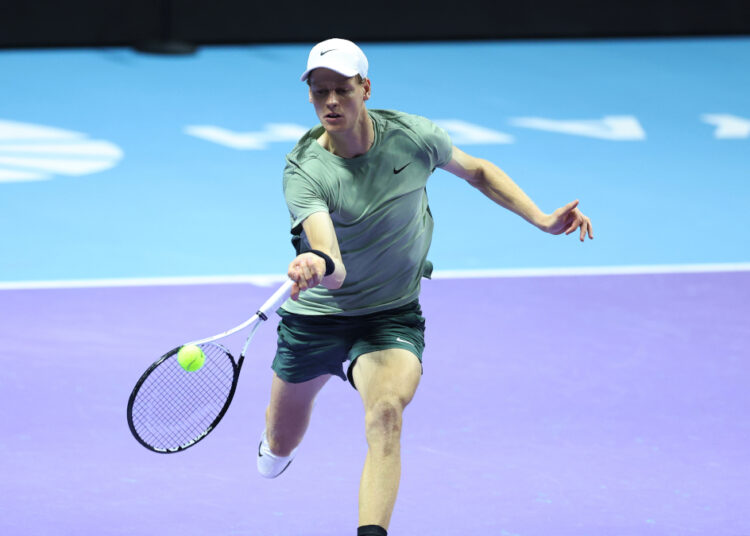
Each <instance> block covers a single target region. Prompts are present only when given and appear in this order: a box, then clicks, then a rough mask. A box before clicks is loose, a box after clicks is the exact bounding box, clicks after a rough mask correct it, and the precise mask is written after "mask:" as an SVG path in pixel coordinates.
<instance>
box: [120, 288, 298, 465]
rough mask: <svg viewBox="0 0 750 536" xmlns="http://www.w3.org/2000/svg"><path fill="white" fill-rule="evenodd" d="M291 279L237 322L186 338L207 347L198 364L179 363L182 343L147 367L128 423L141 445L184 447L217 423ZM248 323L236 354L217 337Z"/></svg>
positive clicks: (130, 404) (164, 450) (176, 449)
mask: <svg viewBox="0 0 750 536" xmlns="http://www.w3.org/2000/svg"><path fill="white" fill-rule="evenodd" d="M292 284H293V282H292V281H291V280H288V281H286V282H285V283H284V284H283V285H282V286H281V287H279V289H278V290H277V291H276V292H274V293H273V295H272V296H271V297H270V298H268V300H267V301H266V302H265V303H264V304H263V305H261V306H260V308H259V309H258V311H257V312H256V313H255V314H254V315H253V316H252V317H250V318H249V319H247V320H246V321H245V322H243V323H242V324H240V325H239V326H236V327H234V328H232V329H230V330H228V331H225V332H224V333H220V334H219V335H214V336H213V337H208V338H206V339H201V340H199V341H195V342H191V343H187V344H194V345H196V346H198V347H200V349H201V350H203V353H204V354H205V356H206V360H205V363H204V365H203V366H202V367H201V368H200V369H198V370H196V371H193V372H188V371H186V370H185V369H183V368H182V366H180V364H179V363H178V361H177V352H178V351H179V350H180V348H182V346H185V345H182V346H178V347H177V348H173V349H172V350H170V351H169V352H167V353H166V354H164V355H163V356H161V357H160V358H159V359H157V360H156V361H155V362H154V363H153V364H152V365H151V366H150V367H149V368H148V370H146V372H144V373H143V375H142V376H141V378H140V379H139V380H138V383H136V384H135V387H134V388H133V392H132V393H131V394H130V400H129V401H128V425H129V426H130V431H131V432H132V433H133V436H134V437H135V438H136V439H137V440H138V442H139V443H140V444H141V445H143V446H144V447H146V448H147V449H149V450H152V451H154V452H160V453H164V454H168V453H172V452H180V451H182V450H185V449H186V448H189V447H192V446H193V445H195V444H196V443H197V442H198V441H200V440H201V439H203V438H204V437H206V436H207V435H208V434H209V433H210V432H211V431H212V430H213V429H214V428H216V425H218V424H219V421H221V419H222V417H224V414H225V413H226V412H227V409H228V408H229V404H230V403H231V402H232V397H233V396H234V392H235V390H236V389H237V380H238V379H239V377H240V369H241V368H242V362H243V361H244V360H245V353H246V352H247V348H248V346H249V344H250V340H251V339H252V338H253V335H255V331H256V330H257V329H258V327H259V326H260V325H261V324H262V323H263V321H265V320H267V319H268V316H267V315H268V313H269V311H270V310H271V309H272V308H273V307H274V305H275V304H276V303H278V302H279V301H281V300H282V299H285V298H287V297H288V296H289V292H290V290H291V288H292ZM248 327H249V329H250V333H249V335H248V337H247V340H246V341H245V345H244V346H243V348H242V353H241V354H240V357H239V359H237V360H235V359H234V357H233V356H232V354H231V353H230V352H229V350H227V349H226V348H225V347H224V346H222V345H221V344H219V343H218V342H217V341H219V340H221V339H223V338H225V337H228V336H229V335H232V334H234V333H237V332H238V331H241V330H243V329H245V328H248Z"/></svg>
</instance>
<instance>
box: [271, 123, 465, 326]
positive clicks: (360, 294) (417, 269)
mask: <svg viewBox="0 0 750 536" xmlns="http://www.w3.org/2000/svg"><path fill="white" fill-rule="evenodd" d="M368 113H369V114H370V117H371V118H372V121H373V126H374V129H375V141H374V143H373V145H372V147H371V148H370V150H369V151H367V153H365V154H363V155H361V156H358V157H356V158H341V157H338V156H336V155H334V154H333V153H330V152H328V151H327V150H325V149H324V148H323V147H321V146H320V144H319V143H318V142H317V139H318V138H319V137H320V136H321V135H322V134H323V127H322V126H320V125H319V126H317V127H315V128H313V129H311V130H310V131H308V132H307V133H306V134H305V135H304V136H303V137H302V138H301V139H300V141H299V142H298V143H297V146H296V147H295V148H294V149H293V150H292V152H290V153H289V154H288V155H287V165H286V168H285V169H284V196H285V197H286V202H287V206H288V207H289V213H290V215H291V221H292V233H293V234H295V235H296V234H301V236H300V238H301V241H302V243H301V249H302V250H303V251H304V250H305V249H309V244H308V243H307V240H306V237H305V235H304V232H303V231H302V222H303V221H304V220H305V219H306V218H307V217H308V216H310V215H311V214H313V213H315V212H322V211H324V212H328V213H329V214H330V216H331V219H332V220H333V225H334V228H335V229H336V236H337V238H338V241H339V248H340V250H341V257H342V260H343V261H344V266H346V279H345V281H344V284H343V285H342V287H341V288H340V289H336V290H329V289H327V288H325V287H323V286H322V285H318V286H317V287H315V288H313V289H310V290H307V291H304V292H302V293H301V294H300V298H299V300H298V301H296V302H295V301H292V300H288V301H287V302H286V303H284V305H283V306H282V307H283V309H284V310H286V311H289V312H292V313H298V314H307V315H321V314H338V315H362V314H368V313H374V312H377V311H382V310H386V309H391V308H395V307H400V306H401V305H404V304H406V303H409V302H410V301H413V300H414V299H416V298H417V296H418V295H419V289H420V278H421V277H422V276H423V275H429V272H430V271H431V264H430V263H429V262H428V261H427V251H428V250H429V248H430V242H431V240H432V227H433V222H432V215H431V214H430V209H429V207H428V205H427V193H426V191H425V186H426V184H427V178H428V177H429V176H430V175H431V174H432V172H433V171H434V170H435V168H436V167H438V166H442V165H445V164H447V163H448V162H449V161H450V159H451V158H452V152H453V145H452V143H451V140H450V138H449V136H448V134H447V133H446V132H445V131H444V130H443V129H441V128H440V127H438V126H437V125H435V124H434V123H433V122H432V121H429V120H428V119H425V118H424V117H419V116H416V115H410V114H405V113H402V112H396V111H388V110H369V112H368Z"/></svg>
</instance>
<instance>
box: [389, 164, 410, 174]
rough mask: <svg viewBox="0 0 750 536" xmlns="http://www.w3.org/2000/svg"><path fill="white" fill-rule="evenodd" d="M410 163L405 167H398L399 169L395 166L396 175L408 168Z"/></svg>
mask: <svg viewBox="0 0 750 536" xmlns="http://www.w3.org/2000/svg"><path fill="white" fill-rule="evenodd" d="M409 164H411V162H409ZM409 164H406V165H405V166H404V167H400V168H398V169H396V168H393V174H394V175H398V174H399V173H401V172H402V171H403V170H405V169H406V168H407V167H408V166H409Z"/></svg>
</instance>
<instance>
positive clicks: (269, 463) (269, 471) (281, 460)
mask: <svg viewBox="0 0 750 536" xmlns="http://www.w3.org/2000/svg"><path fill="white" fill-rule="evenodd" d="M295 454H297V449H294V450H293V451H292V453H291V454H290V455H289V456H277V455H276V454H274V453H273V452H271V447H269V446H268V439H266V431H265V430H263V435H261V436H260V445H258V472H259V473H260V474H261V476H263V477H265V478H276V477H277V476H279V475H280V474H281V473H283V472H284V471H286V468H287V467H289V464H291V463H292V460H294V455H295Z"/></svg>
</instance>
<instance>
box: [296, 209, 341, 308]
mask: <svg viewBox="0 0 750 536" xmlns="http://www.w3.org/2000/svg"><path fill="white" fill-rule="evenodd" d="M302 228H303V229H304V231H305V235H306V236H307V241H308V243H309V244H310V249H315V250H318V251H320V252H322V253H325V254H326V255H327V256H329V257H330V258H331V260H332V261H333V264H334V270H333V272H332V273H331V274H329V275H325V272H326V262H325V260H324V259H323V257H321V256H319V255H316V254H315V253H310V252H303V253H301V254H299V255H298V256H297V257H295V259H294V260H293V261H292V262H291V263H290V264H289V271H288V275H289V279H291V280H292V281H294V282H295V284H294V285H293V286H292V294H291V297H292V299H293V300H296V299H297V298H298V297H299V293H300V292H301V291H303V290H307V289H309V288H312V287H315V286H317V285H320V284H322V285H323V286H324V287H326V288H328V289H337V288H340V287H341V285H342V284H343V283H344V279H345V278H346V267H345V266H344V261H343V260H342V259H341V252H340V251H339V242H338V239H337V238H336V230H335V229H334V227H333V221H332V220H331V216H330V215H329V214H328V213H327V212H315V213H313V214H310V216H308V217H307V218H306V219H305V221H303V222H302Z"/></svg>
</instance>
